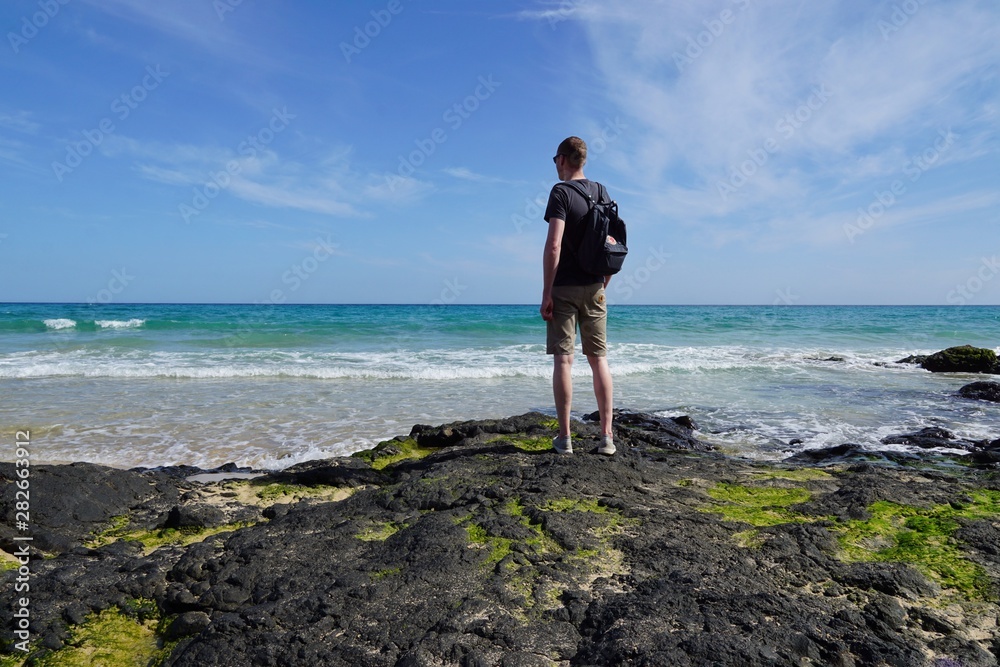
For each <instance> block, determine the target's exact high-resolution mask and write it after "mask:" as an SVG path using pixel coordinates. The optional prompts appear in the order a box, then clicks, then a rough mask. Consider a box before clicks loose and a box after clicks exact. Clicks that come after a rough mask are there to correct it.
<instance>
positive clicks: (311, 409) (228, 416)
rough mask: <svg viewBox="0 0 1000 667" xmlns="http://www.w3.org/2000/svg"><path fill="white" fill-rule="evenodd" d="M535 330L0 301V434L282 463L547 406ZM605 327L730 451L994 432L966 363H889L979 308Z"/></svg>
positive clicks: (623, 378)
mask: <svg viewBox="0 0 1000 667" xmlns="http://www.w3.org/2000/svg"><path fill="white" fill-rule="evenodd" d="M544 331H545V328H544V323H543V322H542V320H541V319H540V318H539V316H538V310H537V306H534V305H531V306H407V305H403V306H392V305H374V306H362V305H314V306H309V305H303V306H295V305H282V306H268V305H163V304H131V305H83V304H0V437H2V439H3V441H5V442H8V443H12V442H14V432H15V431H17V430H26V429H30V430H31V434H32V438H31V442H32V455H33V457H34V460H35V462H36V463H40V462H70V461H92V462H97V463H103V464H108V465H114V466H125V467H132V466H158V465H172V464H191V465H197V466H202V467H214V466H218V465H221V464H223V463H227V462H230V461H233V462H236V463H238V464H240V465H247V466H253V467H257V468H282V467H287V466H289V465H292V464H294V463H297V462H300V461H304V460H308V459H314V458H322V457H328V456H331V455H342V454H347V453H350V452H353V451H357V450H359V449H362V448H366V447H370V446H372V445H373V444H375V443H377V442H378V441H380V440H382V439H385V438H388V437H392V436H395V435H399V434H406V433H408V432H409V430H410V427H411V426H412V425H413V424H415V423H426V424H439V423H443V422H447V421H454V420H462V419H480V418H487V417H501V416H508V415H513V414H520V413H523V412H527V411H529V410H540V411H543V412H548V413H554V410H553V405H552V396H551V388H550V373H551V370H550V368H551V366H550V363H551V362H550V360H549V358H548V357H547V356H546V355H545V353H544ZM609 338H610V341H611V349H610V353H609V361H610V364H611V368H612V372H613V374H614V380H615V401H616V405H617V406H619V407H627V408H631V409H636V410H645V411H655V412H657V413H660V414H663V415H667V416H674V415H679V414H687V415H690V416H691V417H693V418H694V420H695V421H696V423H697V424H698V425H699V427H700V431H701V437H703V438H705V439H707V440H710V441H712V442H715V443H717V444H718V445H720V446H721V447H723V448H725V450H726V451H729V452H731V453H734V454H737V455H741V456H747V457H752V458H766V459H775V458H783V457H784V456H787V455H788V454H790V453H792V452H794V451H797V450H799V449H808V448H815V447H822V446H827V445H833V444H841V443H844V442H854V443H860V444H862V445H865V446H874V445H876V444H877V443H878V441H879V440H880V439H881V438H883V437H885V436H887V435H890V434H894V433H900V432H905V431H910V430H915V429H918V428H922V427H924V426H930V425H936V426H943V427H945V428H948V429H950V430H952V431H954V432H955V433H957V434H958V435H960V436H963V437H969V438H984V437H990V438H997V437H1000V406H998V405H993V404H988V403H983V402H977V401H968V400H965V399H961V398H958V397H957V396H956V395H955V392H956V390H957V389H958V388H959V387H961V386H962V385H963V384H965V383H967V382H971V381H973V380H976V379H983V378H981V377H978V376H970V375H960V374H931V373H928V372H926V371H923V370H921V369H919V368H916V367H913V366H908V365H898V364H894V363H892V362H894V361H896V360H898V359H900V358H902V357H905V356H907V355H910V354H923V353H930V352H935V351H937V350H940V349H943V348H945V347H949V346H952V345H962V344H971V345H976V346H980V347H988V348H991V349H994V350H998V351H1000V347H998V344H1000V307H971V306H957V307H853V306H843V307H840V306H817V307H810V306H704V307H696V306H612V307H611V313H610V319H609ZM830 359H836V360H830ZM881 364H886V365H881ZM575 369H576V373H577V375H576V385H575V401H574V411H575V413H576V414H579V415H582V414H584V413H586V412H591V411H593V410H595V409H596V406H595V403H594V398H593V394H592V392H591V385H590V374H589V368H588V366H587V364H586V363H585V361H584V360H583V358H582V357H578V363H577V364H576V367H575ZM793 439H799V440H801V441H802V442H801V444H796V445H790V444H788V443H789V442H790V441H791V440H793ZM12 457H13V450H12V448H7V449H5V450H3V452H2V454H0V459H2V460H11V459H12Z"/></svg>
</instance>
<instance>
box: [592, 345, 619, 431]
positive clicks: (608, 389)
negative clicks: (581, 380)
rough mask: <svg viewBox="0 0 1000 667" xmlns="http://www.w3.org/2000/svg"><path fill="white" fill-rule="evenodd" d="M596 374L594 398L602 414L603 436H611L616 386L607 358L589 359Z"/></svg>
mask: <svg viewBox="0 0 1000 667" xmlns="http://www.w3.org/2000/svg"><path fill="white" fill-rule="evenodd" d="M587 361H589V362H590V370H591V371H592V372H593V374H594V397H595V398H596V399H597V410H598V411H599V412H600V414H601V434H603V435H611V418H612V409H613V407H614V385H613V382H612V380H611V368H610V367H609V366H608V358H607V357H590V356H589V357H587Z"/></svg>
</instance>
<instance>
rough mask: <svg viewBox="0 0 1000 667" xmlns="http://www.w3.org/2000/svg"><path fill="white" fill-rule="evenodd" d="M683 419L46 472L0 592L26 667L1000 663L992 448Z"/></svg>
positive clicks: (943, 666) (11, 652) (524, 423)
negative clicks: (779, 444) (735, 436)
mask: <svg viewBox="0 0 1000 667" xmlns="http://www.w3.org/2000/svg"><path fill="white" fill-rule="evenodd" d="M693 426H694V424H693V423H691V421H690V420H686V419H684V418H679V419H674V420H671V419H664V418H660V417H654V416H651V415H641V414H634V413H621V414H619V415H618V416H617V420H616V439H617V444H618V448H619V453H618V455H616V456H615V457H613V458H607V457H601V456H599V455H597V454H596V453H594V449H595V447H596V435H597V430H596V428H595V426H594V425H593V424H589V423H582V424H578V425H575V428H576V429H577V432H576V443H575V445H576V450H577V453H576V454H574V455H572V456H559V455H557V454H555V453H553V452H552V450H551V447H550V438H551V437H552V436H553V435H554V423H553V421H552V420H551V418H549V417H546V416H544V415H541V414H537V413H531V414H527V415H523V416H519V417H512V418H508V419H502V420H489V421H475V422H463V423H457V424H450V425H446V426H438V427H427V426H417V427H414V429H413V431H412V433H410V435H409V436H407V437H399V438H396V439H394V440H390V441H387V442H384V443H382V444H380V445H379V446H378V447H376V448H375V449H373V450H370V451H368V452H362V453H360V454H359V455H355V456H353V457H343V458H336V459H331V460H324V461H315V462H310V463H306V464H301V465H297V466H294V467H292V468H290V469H287V470H284V471H281V472H274V473H268V474H264V475H262V476H258V477H255V478H253V479H240V480H228V481H210V482H197V481H191V480H189V479H188V478H189V477H190V476H191V475H192V474H193V473H196V472H200V471H197V470H195V469H190V468H171V469H158V470H127V471H126V470H117V469H110V468H105V467H101V466H96V465H91V464H74V465H67V466H43V465H39V466H35V467H32V468H31V477H30V480H31V487H30V491H31V521H32V525H31V528H30V535H31V536H32V537H33V541H31V542H30V543H28V544H30V545H31V548H30V551H29V556H27V557H23V558H22V563H23V562H24V561H27V563H28V564H27V567H28V568H29V569H30V572H31V575H30V578H28V582H29V584H30V591H29V592H24V593H19V594H16V595H6V594H5V596H4V599H5V601H8V600H11V599H12V598H18V597H20V596H22V595H23V596H24V597H25V598H28V602H29V605H28V607H27V608H28V609H29V612H28V613H30V625H29V632H30V644H29V645H28V646H24V645H22V647H26V648H29V650H30V654H28V655H29V656H30V657H29V661H28V664H35V665H50V664H60V665H67V664H80V665H89V664H142V665H147V664H153V665H160V664H162V665H178V666H181V665H184V666H187V665H192V666H193V665H199V666H201V665H240V666H246V665H281V666H288V665H302V666H308V667H315V666H318V665H344V666H348V665H349V666H351V667H356V666H359V665H372V666H376V665H377V666H391V665H399V666H411V665H412V666H418V665H505V666H533V665H678V666H684V665H740V666H757V665H760V666H764V665H769V666H770V665H789V666H792V665H794V666H796V667H800V666H802V665H830V666H838V665H839V666H849V665H859V666H860V665H894V666H897V665H898V666H900V667H904V666H905V667H913V666H920V665H931V666H935V667H955V666H958V665H961V666H962V667H973V666H979V665H996V664H997V658H998V656H1000V606H998V584H1000V474H998V470H997V467H996V464H995V463H993V462H992V461H990V460H989V458H988V457H984V458H982V459H981V460H972V459H971V458H970V457H969V456H963V457H958V456H949V455H945V454H941V453H939V451H938V450H935V449H933V448H932V449H927V450H926V452H927V454H926V455H915V456H909V457H904V458H903V459H901V460H892V459H891V457H889V456H887V455H885V454H880V453H872V452H863V451H860V450H851V449H850V447H848V448H847V449H845V450H844V451H841V452H826V454H825V455H824V456H820V457H817V458H819V459H822V460H823V461H824V462H827V463H828V464H827V465H824V466H818V465H815V464H812V465H808V466H806V465H801V464H795V463H793V462H785V463H782V464H759V463H753V462H749V461H744V460H737V459H734V458H732V457H727V456H723V455H721V454H719V453H717V452H713V451H712V447H711V446H710V445H708V444H706V443H704V442H702V441H701V440H699V439H698V438H697V437H696V434H697V432H696V431H693V430H692V428H691V427H693ZM909 435H911V436H920V437H925V438H932V439H933V438H938V439H943V440H945V441H949V442H951V443H952V444H954V442H953V441H954V438H953V437H951V438H949V437H948V436H949V435H950V434H947V432H944V433H932V434H930V433H923V434H909ZM996 444H1000V442H998V443H996ZM990 445H991V443H971V444H970V445H969V446H975V447H978V449H979V450H981V451H984V452H987V451H991V450H990V449H989V447H990ZM921 451H924V450H921ZM800 458H801V457H800ZM807 458H808V457H807ZM830 461H836V463H834V464H829V462H830ZM0 479H2V480H3V491H2V500H3V507H4V509H5V510H6V512H5V515H6V514H7V513H10V509H11V508H12V507H13V506H14V502H15V498H14V490H15V489H14V484H13V483H12V482H13V480H14V479H16V477H15V467H14V465H13V464H0ZM24 534H25V533H16V532H15V531H14V530H13V528H12V527H11V526H10V525H9V524H7V523H5V524H4V527H3V529H2V532H0V547H2V549H3V550H4V551H5V552H6V554H7V555H6V556H5V558H6V560H7V563H8V567H7V570H6V571H5V572H4V583H3V586H4V590H5V591H13V590H14V585H15V582H16V581H17V578H18V576H19V574H18V573H19V571H18V569H16V568H17V567H18V566H19V563H17V562H16V560H15V559H14V558H13V557H12V556H11V554H15V553H17V552H18V550H19V549H22V547H23V545H24V544H25V543H26V542H23V541H15V539H14V538H15V537H16V536H17V535H22V536H23V535H24ZM11 568H14V569H11ZM16 609H20V607H18V606H17V604H15V603H10V602H5V604H4V605H3V608H2V609H0V624H2V638H3V654H2V655H0V665H20V664H22V662H23V661H24V660H25V658H26V654H25V653H22V652H20V651H18V650H17V649H16V642H18V641H19V638H18V636H16V635H15V633H14V630H15V629H16V628H17V627H19V626H18V618H16V617H15V610H16Z"/></svg>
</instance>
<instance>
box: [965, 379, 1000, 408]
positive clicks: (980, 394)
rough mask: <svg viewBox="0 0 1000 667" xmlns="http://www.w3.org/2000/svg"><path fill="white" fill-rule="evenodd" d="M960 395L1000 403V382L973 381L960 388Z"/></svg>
mask: <svg viewBox="0 0 1000 667" xmlns="http://www.w3.org/2000/svg"><path fill="white" fill-rule="evenodd" d="M958 395H959V396H961V397H962V398H975V399H979V400H980V401H993V402H994V403H1000V383H998V382H973V383H972V384H967V385H965V386H964V387H962V388H961V389H959V390H958Z"/></svg>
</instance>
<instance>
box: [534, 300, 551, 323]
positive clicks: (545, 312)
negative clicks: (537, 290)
mask: <svg viewBox="0 0 1000 667" xmlns="http://www.w3.org/2000/svg"><path fill="white" fill-rule="evenodd" d="M554 310H555V304H554V303H553V302H552V297H551V296H547V297H542V306H541V308H539V309H538V311H539V312H540V313H541V314H542V319H543V320H545V321H546V322H548V321H549V320H551V319H552V317H553V311H554Z"/></svg>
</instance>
